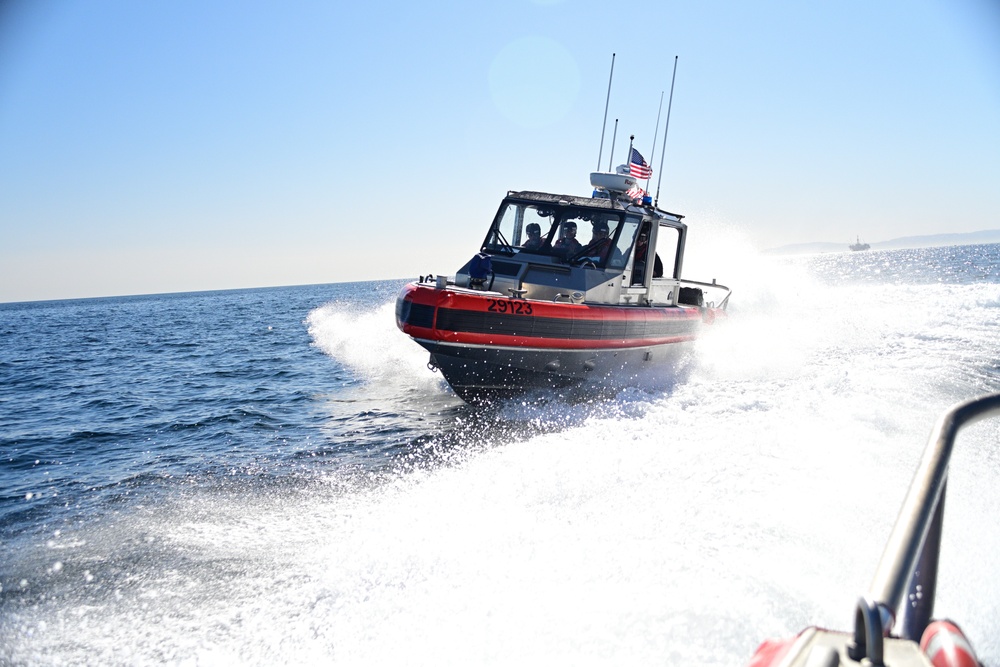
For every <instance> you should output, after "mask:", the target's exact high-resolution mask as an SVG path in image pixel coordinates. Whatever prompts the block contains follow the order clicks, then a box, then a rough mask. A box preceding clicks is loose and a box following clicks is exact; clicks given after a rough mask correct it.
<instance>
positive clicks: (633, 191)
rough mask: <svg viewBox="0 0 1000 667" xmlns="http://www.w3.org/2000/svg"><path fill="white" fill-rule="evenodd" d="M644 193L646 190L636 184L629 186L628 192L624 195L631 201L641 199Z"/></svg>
mask: <svg viewBox="0 0 1000 667" xmlns="http://www.w3.org/2000/svg"><path fill="white" fill-rule="evenodd" d="M645 195H646V191H645V190H643V189H642V188H640V187H639V186H638V185H633V186H632V187H631V188H629V189H628V192H626V193H625V196H626V197H628V198H629V199H631V200H633V201H635V200H636V199H641V198H642V197H644V196H645Z"/></svg>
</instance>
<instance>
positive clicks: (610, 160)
mask: <svg viewBox="0 0 1000 667" xmlns="http://www.w3.org/2000/svg"><path fill="white" fill-rule="evenodd" d="M617 138H618V119H617V118H615V133H614V134H612V135H611V155H609V156H608V171H611V163H612V162H614V160H615V139H617ZM597 168H598V169H600V168H601V165H597Z"/></svg>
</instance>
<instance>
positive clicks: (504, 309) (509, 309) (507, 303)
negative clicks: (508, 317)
mask: <svg viewBox="0 0 1000 667" xmlns="http://www.w3.org/2000/svg"><path fill="white" fill-rule="evenodd" d="M487 301H488V302H489V303H488V305H487V306H486V310H488V311H490V312H492V313H510V314H512V315H531V313H532V309H531V304H530V303H528V302H527V301H517V300H515V299H487Z"/></svg>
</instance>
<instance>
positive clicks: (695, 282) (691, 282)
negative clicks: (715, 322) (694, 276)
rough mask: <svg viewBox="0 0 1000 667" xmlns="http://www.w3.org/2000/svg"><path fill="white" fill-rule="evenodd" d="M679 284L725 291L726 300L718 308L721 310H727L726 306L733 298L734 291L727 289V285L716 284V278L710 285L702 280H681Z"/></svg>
mask: <svg viewBox="0 0 1000 667" xmlns="http://www.w3.org/2000/svg"><path fill="white" fill-rule="evenodd" d="M678 284H681V285H685V284H686V285H701V286H702V287H713V288H715V289H721V290H725V291H726V298H724V299H723V300H722V301H721V302H720V303H719V305H718V306H717V307H718V308H721V309H722V310H725V309H726V306H727V305H728V304H729V297H731V296H732V295H733V290H731V289H730V288H728V287H726V286H725V285H721V284H719V283H717V282H715V279H714V278H713V279H712V282H710V283H706V282H702V281H701V280H689V279H688V278H681V279H680V280H679V281H678Z"/></svg>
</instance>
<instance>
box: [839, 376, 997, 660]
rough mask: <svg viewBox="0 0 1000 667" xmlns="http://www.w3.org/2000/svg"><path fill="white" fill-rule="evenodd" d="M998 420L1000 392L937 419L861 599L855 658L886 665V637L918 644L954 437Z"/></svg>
mask: <svg viewBox="0 0 1000 667" xmlns="http://www.w3.org/2000/svg"><path fill="white" fill-rule="evenodd" d="M995 416H1000V394H994V395H989V396H982V397H980V398H976V399H973V400H969V401H966V402H963V403H959V404H957V405H955V406H953V407H952V408H951V409H949V410H948V411H947V412H945V413H944V414H943V415H942V416H941V417H940V418H939V419H938V421H937V423H936V424H935V426H934V430H933V431H932V432H931V437H930V440H929V442H928V443H927V446H926V447H925V448H924V454H923V457H922V458H921V460H920V464H919V466H918V468H917V471H916V473H915V474H914V477H913V481H912V482H911V483H910V488H909V490H908V492H907V494H906V498H905V500H904V501H903V506H902V508H901V509H900V512H899V516H898V517H897V519H896V524H895V526H894V527H893V529H892V533H891V534H890V536H889V540H888V542H887V543H886V546H885V549H884V550H883V552H882V558H881V560H880V561H879V564H878V568H877V570H876V572H875V577H874V579H873V580H872V583H871V586H870V588H869V592H868V595H867V596H866V597H863V598H861V600H859V601H858V607H857V612H856V614H855V625H854V641H853V642H852V644H851V645H850V647H849V652H850V656H851V658H852V659H854V660H861V659H862V658H867V659H868V660H870V661H871V664H874V665H882V664H883V661H882V658H883V655H882V647H883V641H882V640H883V637H888V636H890V635H891V634H892V631H893V628H895V629H896V633H897V634H896V635H895V636H899V637H902V638H904V639H910V640H913V641H920V637H921V635H922V634H923V632H924V629H925V628H926V627H927V625H928V623H930V621H931V616H932V614H933V612H934V596H935V592H936V589H937V570H938V567H937V565H938V556H939V554H940V549H941V527H942V524H943V521H944V499H945V491H946V486H947V480H948V464H949V461H950V459H951V453H952V450H953V449H954V445H955V438H956V437H957V435H958V432H959V430H960V429H962V428H963V427H965V426H967V425H969V424H972V423H974V422H977V421H979V420H981V419H985V418H987V417H995Z"/></svg>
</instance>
